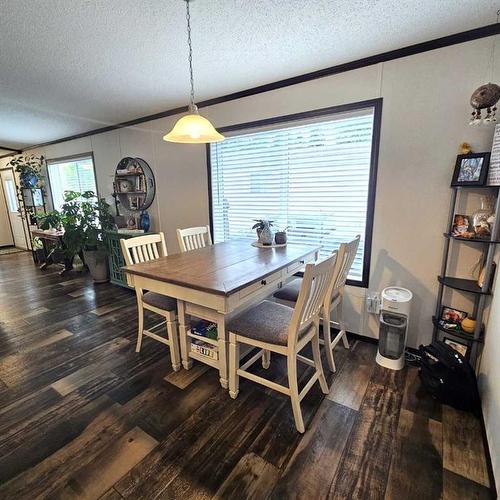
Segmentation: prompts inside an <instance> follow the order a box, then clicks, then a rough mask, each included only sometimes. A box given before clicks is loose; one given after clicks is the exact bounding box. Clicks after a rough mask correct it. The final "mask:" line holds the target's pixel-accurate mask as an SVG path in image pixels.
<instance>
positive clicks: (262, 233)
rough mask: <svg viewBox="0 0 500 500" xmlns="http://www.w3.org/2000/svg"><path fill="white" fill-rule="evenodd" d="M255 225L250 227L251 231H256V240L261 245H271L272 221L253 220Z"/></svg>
mask: <svg viewBox="0 0 500 500" xmlns="http://www.w3.org/2000/svg"><path fill="white" fill-rule="evenodd" d="M254 221H255V222H256V224H254V225H253V226H252V229H256V230H257V238H258V240H259V242H260V243H262V244H263V245H272V244H273V232H272V230H271V226H272V225H273V221H272V220H266V219H254Z"/></svg>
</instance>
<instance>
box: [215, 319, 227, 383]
mask: <svg viewBox="0 0 500 500" xmlns="http://www.w3.org/2000/svg"><path fill="white" fill-rule="evenodd" d="M217 316H218V319H217V334H218V337H219V376H220V385H221V386H222V387H223V388H224V389H228V388H229V379H228V359H227V352H228V338H227V332H226V316H225V315H224V314H222V313H217Z"/></svg>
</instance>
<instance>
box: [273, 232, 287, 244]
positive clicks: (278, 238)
mask: <svg viewBox="0 0 500 500" xmlns="http://www.w3.org/2000/svg"><path fill="white" fill-rule="evenodd" d="M274 241H275V242H276V245H285V244H286V231H277V232H276V234H275V235H274Z"/></svg>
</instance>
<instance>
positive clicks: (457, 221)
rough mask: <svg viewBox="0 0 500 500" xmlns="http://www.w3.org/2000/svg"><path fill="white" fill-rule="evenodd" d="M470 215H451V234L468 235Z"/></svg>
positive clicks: (462, 236) (463, 236)
mask: <svg viewBox="0 0 500 500" xmlns="http://www.w3.org/2000/svg"><path fill="white" fill-rule="evenodd" d="M469 227H470V217H469V216H468V215H462V214H455V215H454V216H453V226H452V228H451V234H452V236H458V237H459V238H467V237H469Z"/></svg>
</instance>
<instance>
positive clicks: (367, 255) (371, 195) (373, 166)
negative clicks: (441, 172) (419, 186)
mask: <svg viewBox="0 0 500 500" xmlns="http://www.w3.org/2000/svg"><path fill="white" fill-rule="evenodd" d="M373 107H374V116H373V136H372V154H371V159H370V176H369V181H368V203H367V206H366V228H365V248H364V257H363V278H362V280H361V284H358V283H357V282H351V281H350V280H347V284H348V285H353V286H355V285H358V286H364V287H365V288H368V286H369V284H370V269H371V259H372V241H373V224H374V220H375V197H376V193H377V172H378V154H379V150H380V130H381V127H382V99H375V102H374V104H373Z"/></svg>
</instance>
